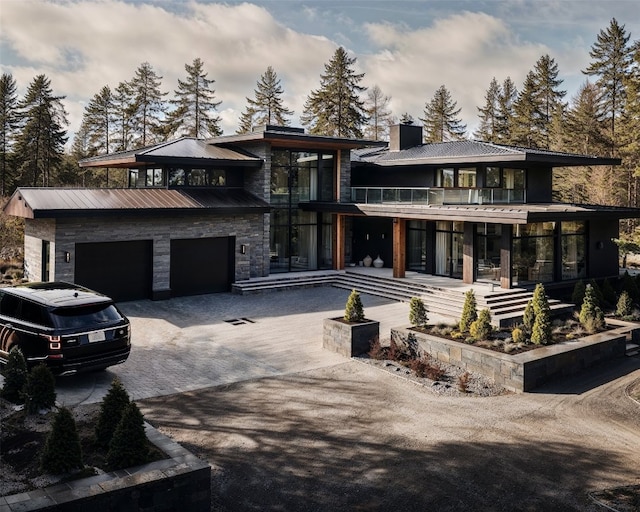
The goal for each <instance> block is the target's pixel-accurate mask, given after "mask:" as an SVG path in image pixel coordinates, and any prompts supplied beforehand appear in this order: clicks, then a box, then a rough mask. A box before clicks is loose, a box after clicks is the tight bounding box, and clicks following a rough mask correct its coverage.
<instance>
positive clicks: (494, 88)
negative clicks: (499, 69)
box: [473, 77, 502, 142]
mask: <svg viewBox="0 0 640 512" xmlns="http://www.w3.org/2000/svg"><path fill="white" fill-rule="evenodd" d="M501 95H502V90H501V89H500V85H499V84H498V81H497V80H496V77H493V78H492V79H491V83H490V84H489V89H487V92H486V93H485V95H484V100H485V103H484V107H477V108H478V117H479V118H480V126H479V127H478V129H477V130H476V131H475V132H474V134H473V136H474V137H475V138H476V139H478V140H484V141H487V142H498V124H499V118H500V97H501Z"/></svg>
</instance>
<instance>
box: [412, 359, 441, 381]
mask: <svg viewBox="0 0 640 512" xmlns="http://www.w3.org/2000/svg"><path fill="white" fill-rule="evenodd" d="M409 368H410V369H411V371H412V372H414V373H415V375H416V377H420V378H421V379H424V378H427V379H430V380H442V378H443V377H444V376H445V374H446V373H447V372H446V371H445V370H443V369H442V368H440V366H438V365H437V364H434V363H432V362H431V361H430V360H429V359H428V358H426V359H425V358H422V357H416V358H414V359H412V360H411V362H410V363H409Z"/></svg>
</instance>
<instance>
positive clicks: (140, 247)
mask: <svg viewBox="0 0 640 512" xmlns="http://www.w3.org/2000/svg"><path fill="white" fill-rule="evenodd" d="M75 260H76V263H75V281H76V283H78V284H81V285H83V286H86V287H87V288H91V289H93V290H96V291H99V292H101V293H104V294H105V295H108V296H109V297H111V298H112V299H114V300H118V301H123V300H136V299H147V298H150V296H151V279H152V262H153V242H152V241H151V240H136V241H130V242H101V243H84V244H76V257H75Z"/></svg>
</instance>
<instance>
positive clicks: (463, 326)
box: [459, 290, 478, 332]
mask: <svg viewBox="0 0 640 512" xmlns="http://www.w3.org/2000/svg"><path fill="white" fill-rule="evenodd" d="M477 319H478V311H477V303H476V296H475V294H474V293H473V290H469V291H468V292H467V293H465V295H464V306H463V307H462V316H461V317H460V325H459V328H460V332H468V331H469V327H470V326H471V324H472V323H473V322H474V321H475V320H477Z"/></svg>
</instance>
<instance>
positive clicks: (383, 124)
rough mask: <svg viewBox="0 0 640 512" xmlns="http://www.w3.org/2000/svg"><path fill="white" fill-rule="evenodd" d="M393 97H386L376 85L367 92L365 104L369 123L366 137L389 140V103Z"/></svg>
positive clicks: (390, 117)
mask: <svg viewBox="0 0 640 512" xmlns="http://www.w3.org/2000/svg"><path fill="white" fill-rule="evenodd" d="M390 101H391V96H385V95H384V93H383V92H382V89H380V87H378V86H377V85H374V86H373V87H372V88H371V89H369V90H368V91H367V99H366V102H365V105H366V112H367V117H368V121H367V124H366V126H365V129H364V136H365V137H366V138H368V139H373V140H388V139H389V126H390V124H391V119H392V116H391V111H390V110H389V102H390Z"/></svg>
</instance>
